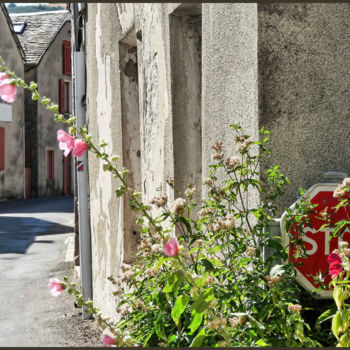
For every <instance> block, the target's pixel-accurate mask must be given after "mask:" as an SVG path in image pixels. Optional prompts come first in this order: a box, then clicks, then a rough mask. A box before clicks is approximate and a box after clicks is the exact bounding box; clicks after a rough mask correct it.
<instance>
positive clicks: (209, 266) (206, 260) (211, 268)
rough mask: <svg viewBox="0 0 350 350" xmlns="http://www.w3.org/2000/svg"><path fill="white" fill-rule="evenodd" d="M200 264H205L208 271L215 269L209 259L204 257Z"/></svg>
mask: <svg viewBox="0 0 350 350" xmlns="http://www.w3.org/2000/svg"><path fill="white" fill-rule="evenodd" d="M200 264H201V265H203V266H204V267H205V269H206V270H207V271H213V270H215V268H214V266H213V264H212V263H211V262H210V261H209V260H208V259H202V260H201V261H200Z"/></svg>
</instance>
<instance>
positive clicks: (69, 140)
mask: <svg viewBox="0 0 350 350" xmlns="http://www.w3.org/2000/svg"><path fill="white" fill-rule="evenodd" d="M57 141H58V147H59V148H60V150H62V151H64V156H65V157H67V156H68V154H69V152H70V151H71V150H72V149H73V147H74V138H73V136H71V135H69V134H67V133H66V132H65V131H64V130H62V129H60V130H58V131H57Z"/></svg>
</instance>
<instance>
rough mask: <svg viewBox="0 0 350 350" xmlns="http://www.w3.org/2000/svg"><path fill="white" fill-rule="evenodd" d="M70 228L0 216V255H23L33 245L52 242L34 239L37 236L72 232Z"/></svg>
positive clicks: (27, 219) (25, 218)
mask: <svg viewBox="0 0 350 350" xmlns="http://www.w3.org/2000/svg"><path fill="white" fill-rule="evenodd" d="M72 231H73V228H72V227H71V226H66V225H61V224H57V223H54V222H50V221H46V220H41V219H37V218H32V217H20V216H16V217H13V216H0V254H6V253H15V254H25V253H26V252H27V249H28V247H29V246H30V245H31V244H32V243H33V242H35V243H42V244H50V243H53V241H52V240H47V239H43V240H40V239H36V237H37V236H43V235H44V236H47V235H55V234H62V233H69V232H72Z"/></svg>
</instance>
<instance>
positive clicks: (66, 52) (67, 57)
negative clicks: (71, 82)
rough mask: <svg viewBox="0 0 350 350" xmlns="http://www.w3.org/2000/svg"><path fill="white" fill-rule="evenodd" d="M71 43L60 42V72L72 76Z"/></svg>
mask: <svg viewBox="0 0 350 350" xmlns="http://www.w3.org/2000/svg"><path fill="white" fill-rule="evenodd" d="M71 51H72V49H71V43H70V41H67V40H63V41H62V72H63V74H66V75H72V60H71Z"/></svg>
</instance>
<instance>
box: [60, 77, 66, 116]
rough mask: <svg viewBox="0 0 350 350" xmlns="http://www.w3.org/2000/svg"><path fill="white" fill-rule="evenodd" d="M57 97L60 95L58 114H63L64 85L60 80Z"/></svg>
mask: <svg viewBox="0 0 350 350" xmlns="http://www.w3.org/2000/svg"><path fill="white" fill-rule="evenodd" d="M59 89H60V91H59V95H60V102H59V112H60V113H64V112H65V84H64V80H63V79H60V87H59Z"/></svg>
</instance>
